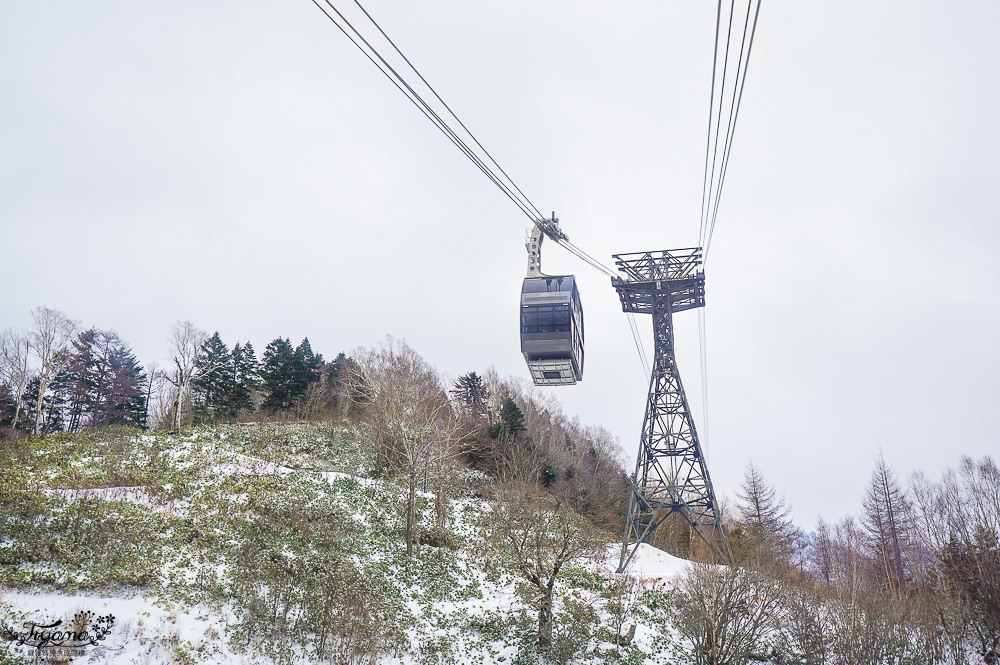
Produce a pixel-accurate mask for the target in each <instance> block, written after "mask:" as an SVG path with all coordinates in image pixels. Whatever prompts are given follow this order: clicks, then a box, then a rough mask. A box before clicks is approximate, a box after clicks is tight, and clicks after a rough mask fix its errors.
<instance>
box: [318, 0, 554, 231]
mask: <svg viewBox="0 0 1000 665" xmlns="http://www.w3.org/2000/svg"><path fill="white" fill-rule="evenodd" d="M325 2H326V4H327V5H328V6H329V7H330V9H332V10H333V12H334V13H335V14H336V15H337V16H338V17H339V18H340V21H343V23H344V25H346V26H347V27H348V28H350V30H351V32H353V33H354V34H355V35H357V39H355V38H354V37H352V36H351V34H350V33H348V32H347V30H346V29H345V28H344V25H341V23H340V22H338V21H337V19H335V18H334V17H333V16H331V15H330V13H329V12H327V10H326V9H325V8H324V7H323V6H322V5H320V4H319V2H318V1H317V0H312V3H313V4H314V5H316V7H317V8H319V10H320V11H322V12H323V14H324V15H325V16H326V17H327V18H328V19H329V20H330V21H331V22H332V23H333V24H334V25H336V26H337V28H338V29H340V31H341V32H343V33H344V35H345V36H346V37H347V38H348V39H350V40H351V43H353V44H354V45H355V46H356V47H357V48H358V50H359V51H361V52H362V53H363V54H364V55H365V57H367V58H368V59H369V60H370V61H371V62H372V64H374V65H375V66H376V67H377V68H378V69H379V71H381V72H382V73H383V74H384V75H385V76H386V78H388V79H389V80H390V81H391V82H392V83H393V85H395V86H396V88H398V89H399V91H400V92H402V93H403V95H404V96H406V98H407V99H409V100H410V102H411V103H412V104H413V105H414V106H416V107H417V109H418V110H420V111H421V113H423V114H424V116H426V117H427V119H428V120H430V121H431V123H432V124H434V126H435V127H437V128H438V129H439V130H440V131H441V132H442V133H443V134H445V136H446V137H448V139H449V140H450V141H451V142H452V143H453V144H455V146H456V147H457V148H458V149H459V150H461V151H462V153H463V154H465V156H466V157H467V158H468V159H469V160H470V161H472V163H473V164H474V165H475V166H476V167H477V168H479V170H480V171H482V172H483V174H484V175H486V177H487V178H489V179H490V180H491V181H492V182H493V184H495V185H496V186H497V187H498V188H499V189H500V190H501V191H502V192H503V193H504V194H505V195H506V196H507V197H508V198H509V199H510V200H511V201H512V202H513V203H514V204H515V205H516V206H517V207H518V208H519V209H520V210H521V212H523V213H524V214H525V216H526V217H528V218H529V219H531V220H532V221H534V220H535V219H536V217H535V214H534V213H533V210H537V208H536V207H535V206H534V205H533V204H532V203H531V202H530V201H529V200H528V199H527V197H524V200H522V199H521V198H519V197H518V196H517V195H516V194H515V193H514V190H517V188H516V186H514V189H513V190H512V189H511V187H510V186H508V185H506V184H505V183H504V182H503V181H502V179H501V178H500V177H499V176H498V175H497V174H496V173H495V172H493V171H492V170H491V169H490V168H489V167H488V165H486V164H485V163H484V162H483V160H482V159H481V158H480V157H479V156H478V155H476V154H475V152H474V151H473V150H472V149H471V148H470V147H469V146H468V144H466V143H465V142H464V141H463V140H462V139H461V137H459V136H458V134H456V133H455V131H454V130H452V129H451V127H449V126H448V123H446V122H445V121H444V120H442V119H441V117H440V116H439V115H438V114H437V113H436V112H435V111H434V109H433V108H431V106H430V105H429V104H428V103H427V102H426V101H425V100H424V99H423V97H421V96H420V94H419V93H417V92H416V91H415V90H414V89H413V87H412V86H410V85H409V84H408V83H407V82H406V80H405V79H404V78H403V77H402V76H401V75H400V74H399V73H398V72H397V71H396V70H395V68H393V67H392V66H391V65H390V64H389V63H388V62H387V61H386V60H385V58H383V57H382V56H381V54H380V53H379V52H378V50H377V49H375V47H373V46H372V45H371V43H370V42H369V41H368V40H366V39H365V38H364V37H363V36H362V35H361V33H360V32H359V31H358V30H357V29H356V28H355V27H354V25H353V24H352V23H351V22H350V21H349V20H348V19H347V18H346V17H345V16H344V15H343V14H342V13H341V12H340V11H339V10H338V9H337V8H336V7H335V6H334V5H333V4H332V2H331V1H330V0H325ZM358 40H361V42H362V43H363V44H364V46H362V45H361V43H359V42H358ZM365 47H367V48H368V50H369V51H371V53H369V51H366V50H365ZM373 54H374V57H373ZM375 58H378V61H376V59H375ZM379 62H381V63H382V64H381V65H380V64H379ZM390 72H391V73H390ZM418 75H419V73H418ZM512 185H513V183H512ZM517 191H518V192H520V190H517ZM522 196H523V195H522Z"/></svg>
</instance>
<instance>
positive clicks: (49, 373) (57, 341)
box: [29, 307, 77, 436]
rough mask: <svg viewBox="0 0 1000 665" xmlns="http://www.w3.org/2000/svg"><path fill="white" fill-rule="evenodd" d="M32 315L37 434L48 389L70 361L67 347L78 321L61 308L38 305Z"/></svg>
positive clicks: (35, 432) (31, 342)
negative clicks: (36, 388)
mask: <svg viewBox="0 0 1000 665" xmlns="http://www.w3.org/2000/svg"><path fill="white" fill-rule="evenodd" d="M31 319H32V321H34V324H35V327H34V329H32V330H31V332H30V333H29V338H30V344H31V351H32V352H33V353H34V354H35V359H36V360H37V361H38V402H37V404H36V405H35V427H34V434H35V435H36V436H37V435H38V433H39V432H38V429H39V423H41V419H42V402H43V400H44V399H45V393H46V392H47V391H48V389H49V386H50V385H52V381H53V380H54V379H55V378H56V376H57V375H58V374H59V373H60V372H61V371H62V370H63V369H65V367H66V365H67V363H69V359H70V357H69V354H68V353H67V349H68V348H69V344H70V341H71V340H72V339H73V334H74V333H75V332H76V326H77V323H76V321H73V320H71V319H69V318H67V317H66V315H65V314H63V313H62V312H60V311H58V310H55V309H51V308H49V307H36V308H35V309H33V310H31Z"/></svg>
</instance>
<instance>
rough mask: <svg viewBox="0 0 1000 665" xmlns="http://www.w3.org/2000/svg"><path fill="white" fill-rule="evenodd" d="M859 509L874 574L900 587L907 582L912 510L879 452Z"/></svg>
mask: <svg viewBox="0 0 1000 665" xmlns="http://www.w3.org/2000/svg"><path fill="white" fill-rule="evenodd" d="M862 510H863V514H862V516H861V523H862V526H863V527H864V529H865V533H866V535H867V539H866V544H867V547H868V551H869V554H870V556H871V557H872V559H874V560H875V562H876V564H877V568H878V570H877V575H878V577H879V578H880V579H881V580H882V582H883V584H885V585H886V586H887V587H888V588H890V589H894V590H899V589H901V588H902V587H903V586H904V585H905V584H906V581H907V571H906V558H905V557H906V554H907V549H908V546H909V544H910V542H911V537H912V530H913V524H914V520H913V509H912V506H911V504H910V502H909V500H908V499H907V498H906V495H905V493H904V492H903V489H902V488H901V487H900V486H899V481H898V479H897V478H896V472H895V471H894V470H893V469H892V467H890V466H889V465H888V464H887V463H886V461H885V457H884V456H882V454H879V457H878V460H877V461H876V464H875V470H874V471H873V472H872V476H871V480H870V481H869V483H868V488H867V490H866V491H865V498H864V502H863V504H862Z"/></svg>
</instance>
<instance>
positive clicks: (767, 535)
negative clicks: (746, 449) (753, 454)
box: [736, 461, 798, 561]
mask: <svg viewBox="0 0 1000 665" xmlns="http://www.w3.org/2000/svg"><path fill="white" fill-rule="evenodd" d="M736 495H737V497H738V498H739V502H737V504H736V509H737V511H738V512H739V521H740V524H741V526H742V527H743V528H744V529H745V530H746V533H747V535H748V536H749V538H750V540H751V542H752V544H753V545H754V546H755V549H761V550H763V551H764V552H766V553H767V554H770V555H772V556H761V557H759V558H760V559H761V560H763V561H772V560H776V559H778V558H780V559H781V560H783V561H787V560H788V559H789V558H790V556H791V554H792V553H793V552H794V551H795V541H796V538H797V536H798V530H797V529H796V528H795V525H794V524H792V519H791V509H790V508H789V507H788V506H787V505H786V504H785V499H784V497H781V498H778V496H777V494H776V493H775V491H774V488H773V487H772V486H771V485H769V484H768V483H767V481H766V480H765V479H764V475H763V474H762V473H761V471H760V469H759V468H758V467H757V465H755V464H754V463H753V461H751V462H750V463H749V464H748V465H747V469H746V472H745V474H744V476H743V485H742V487H741V488H740V489H739V490H738V491H737V493H736ZM762 553H763V552H762Z"/></svg>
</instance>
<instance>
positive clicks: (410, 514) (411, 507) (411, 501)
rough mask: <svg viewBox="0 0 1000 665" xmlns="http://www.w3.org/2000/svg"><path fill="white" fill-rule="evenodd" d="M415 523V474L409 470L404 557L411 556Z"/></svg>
mask: <svg viewBox="0 0 1000 665" xmlns="http://www.w3.org/2000/svg"><path fill="white" fill-rule="evenodd" d="M416 523H417V473H416V469H414V468H411V469H410V478H409V486H408V487H407V488H406V556H413V544H414V541H415V540H416V538H415V533H414V532H415V531H416Z"/></svg>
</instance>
